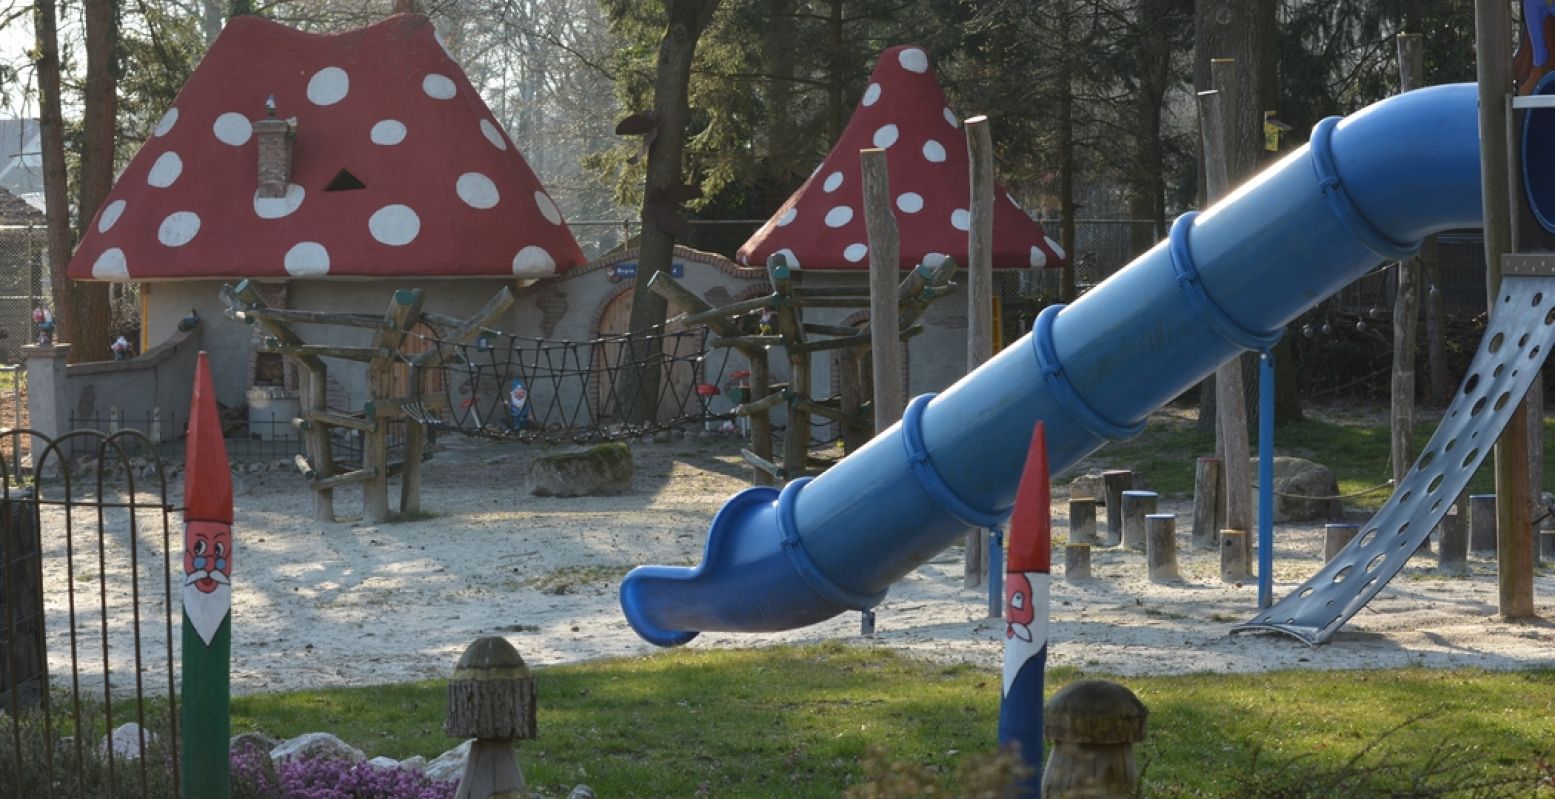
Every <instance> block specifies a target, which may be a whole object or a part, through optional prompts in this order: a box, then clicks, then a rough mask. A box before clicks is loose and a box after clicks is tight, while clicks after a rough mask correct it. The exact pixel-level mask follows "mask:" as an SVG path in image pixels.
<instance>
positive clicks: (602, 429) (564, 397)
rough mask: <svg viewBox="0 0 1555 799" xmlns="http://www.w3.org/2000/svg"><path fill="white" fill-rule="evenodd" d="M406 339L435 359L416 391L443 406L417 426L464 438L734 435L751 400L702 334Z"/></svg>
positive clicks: (723, 355)
mask: <svg viewBox="0 0 1555 799" xmlns="http://www.w3.org/2000/svg"><path fill="white" fill-rule="evenodd" d="M409 335H410V336H411V337H415V338H419V339H421V340H422V342H424V346H425V347H426V348H427V349H433V348H435V349H437V350H438V352H439V354H440V356H441V357H440V359H439V360H440V361H441V363H440V365H439V366H438V369H437V372H436V374H435V377H431V376H423V377H422V383H423V385H421V386H418V387H415V388H419V390H420V394H421V396H423V397H433V396H437V395H442V396H441V397H439V399H442V400H446V403H445V402H436V403H422V404H423V405H424V406H426V407H433V406H434V405H438V406H443V409H442V410H440V411H438V412H436V413H419V414H417V419H418V421H422V422H423V423H425V424H428V425H432V426H434V427H436V428H438V429H443V430H450V431H453V432H458V433H462V434H467V435H480V436H486V437H491V438H504V439H517V440H523V441H547V442H550V441H577V442H587V441H599V440H607V439H614V438H627V437H633V436H641V435H644V434H650V433H654V432H657V431H659V430H667V429H670V428H674V427H677V426H684V425H688V424H698V425H717V426H718V427H719V428H722V429H734V427H735V426H736V425H737V424H738V421H737V419H736V417H735V416H734V414H733V412H732V411H733V408H734V406H735V405H737V404H739V402H741V401H743V400H746V399H749V398H748V397H746V396H744V393H742V391H745V390H746V389H748V387H747V386H745V385H742V381H744V380H745V379H746V378H748V376H749V373H748V372H745V371H743V370H742V369H739V368H734V367H738V366H739V362H734V363H732V364H731V357H730V356H731V351H730V350H729V349H728V348H709V346H708V342H709V338H710V334H709V332H708V331H707V330H706V329H697V330H685V331H675V330H668V329H666V327H665V326H663V325H660V326H656V327H653V328H650V329H649V330H647V331H643V332H639V333H626V334H617V335H608V336H603V337H600V338H597V339H593V340H589V341H552V340H547V339H540V338H534V337H529V336H520V335H514V334H511V333H505V332H500V331H494V330H483V331H482V333H481V335H480V336H478V337H477V338H476V339H475V340H474V341H473V342H471V343H469V344H460V343H455V342H450V341H447V340H444V339H440V338H436V337H434V336H428V335H425V334H418V333H411V334H409ZM407 361H408V359H407ZM644 375H646V379H645V378H644ZM429 377H431V379H429Z"/></svg>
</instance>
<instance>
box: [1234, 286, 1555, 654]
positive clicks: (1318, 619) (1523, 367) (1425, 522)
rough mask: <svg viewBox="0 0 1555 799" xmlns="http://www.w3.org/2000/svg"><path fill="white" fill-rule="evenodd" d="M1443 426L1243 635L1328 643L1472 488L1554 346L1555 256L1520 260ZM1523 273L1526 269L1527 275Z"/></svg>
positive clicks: (1241, 629)
mask: <svg viewBox="0 0 1555 799" xmlns="http://www.w3.org/2000/svg"><path fill="white" fill-rule="evenodd" d="M1508 261H1509V266H1508V268H1507V270H1506V271H1505V273H1504V274H1503V278H1502V282H1501V296H1500V302H1498V303H1496V309H1495V312H1494V313H1493V314H1492V316H1491V324H1490V327H1489V328H1488V329H1487V330H1486V331H1485V338H1484V339H1483V340H1482V341H1481V342H1480V346H1479V351H1478V352H1477V353H1475V355H1474V361H1473V363H1471V364H1470V365H1469V371H1468V374H1467V375H1466V376H1465V377H1464V380H1463V384H1462V385H1461V386H1460V387H1459V390H1458V393H1457V395H1456V396H1455V397H1454V398H1453V401H1452V405H1451V407H1449V408H1448V409H1447V414H1446V416H1444V417H1443V418H1442V423H1441V426H1440V427H1438V428H1437V429H1436V434H1435V435H1433V436H1432V437H1431V441H1430V443H1429V444H1427V445H1426V446H1425V449H1423V450H1421V452H1420V457H1419V458H1418V459H1417V460H1416V461H1415V465H1414V467H1413V468H1411V469H1410V470H1409V476H1408V477H1406V478H1404V481H1403V482H1402V483H1401V484H1400V485H1398V486H1397V487H1396V488H1395V489H1394V491H1393V496H1392V498H1390V499H1389V500H1388V501H1387V503H1386V504H1384V505H1383V506H1382V509H1381V510H1379V511H1377V514H1376V515H1375V516H1373V517H1372V519H1371V521H1370V522H1369V523H1367V524H1366V525H1365V526H1364V527H1362V529H1361V534H1360V535H1358V536H1356V537H1355V539H1354V540H1352V541H1351V542H1350V545H1349V546H1347V547H1345V548H1344V550H1343V551H1341V552H1340V553H1339V554H1338V555H1336V556H1334V559H1333V560H1331V561H1329V562H1328V563H1327V564H1326V565H1324V566H1323V568H1322V569H1320V570H1318V572H1317V574H1315V575H1313V576H1312V578H1311V579H1309V580H1307V581H1306V582H1305V583H1303V584H1302V585H1301V587H1300V588H1298V589H1296V590H1295V591H1294V592H1292V593H1291V594H1290V595H1289V596H1286V597H1285V598H1284V599H1282V600H1280V601H1279V602H1276V603H1274V605H1273V606H1271V607H1270V608H1268V609H1267V610H1265V611H1263V612H1261V613H1259V614H1258V616H1257V617H1256V618H1254V619H1253V620H1252V621H1249V622H1247V623H1245V624H1239V625H1237V626H1236V627H1234V628H1232V630H1231V631H1232V632H1233V633H1238V632H1278V633H1284V634H1286V635H1290V636H1293V637H1295V638H1298V639H1300V640H1302V641H1305V642H1307V643H1309V644H1321V643H1325V642H1327V641H1328V639H1329V638H1331V637H1332V636H1333V635H1334V633H1336V632H1338V631H1339V628H1340V627H1342V626H1344V623H1345V622H1347V621H1349V619H1350V617H1351V616H1354V615H1355V614H1356V612H1357V611H1359V610H1360V609H1361V608H1363V607H1365V606H1366V603H1367V602H1370V601H1371V598H1372V597H1374V596H1376V595H1377V592H1378V591H1381V590H1382V588H1383V586H1386V585H1387V584H1388V581H1389V580H1391V579H1392V578H1393V576H1394V575H1396V574H1398V571H1399V569H1402V568H1403V567H1404V564H1405V563H1407V562H1409V557H1410V555H1412V554H1413V553H1414V551H1415V550H1416V549H1418V548H1419V546H1420V544H1421V543H1422V542H1423V541H1425V539H1426V537H1427V536H1429V535H1430V534H1431V529H1432V528H1434V527H1435V526H1436V524H1437V522H1440V521H1441V520H1442V517H1443V516H1445V515H1446V514H1447V510H1448V508H1450V507H1451V506H1452V503H1453V501H1454V500H1455V499H1456V498H1457V496H1458V495H1459V493H1461V492H1462V491H1463V488H1464V486H1466V485H1468V482H1469V478H1470V477H1471V476H1473V474H1474V470H1475V469H1477V468H1478V467H1479V465H1480V463H1481V462H1482V461H1484V460H1485V457H1486V456H1487V455H1489V454H1490V452H1491V449H1492V447H1493V446H1494V445H1495V442H1496V439H1497V438H1499V437H1500V435H1501V431H1502V430H1503V429H1505V427H1506V424H1507V421H1508V420H1509V419H1510V418H1511V416H1512V413H1513V412H1514V411H1516V409H1517V404H1518V403H1519V402H1520V401H1521V400H1522V397H1523V395H1524V394H1526V393H1527V391H1528V388H1529V386H1531V385H1532V384H1533V380H1534V378H1535V377H1537V376H1538V374H1539V368H1540V366H1542V365H1543V363H1544V359H1545V357H1546V356H1547V355H1548V354H1549V351H1550V347H1551V345H1552V343H1555V269H1552V267H1555V258H1542V259H1540V258H1529V257H1526V256H1524V257H1521V258H1516V259H1515V261H1516V263H1517V264H1518V267H1513V266H1511V265H1510V263H1511V262H1513V261H1514V258H1513V257H1509V258H1508ZM1519 272H1521V273H1524V274H1519Z"/></svg>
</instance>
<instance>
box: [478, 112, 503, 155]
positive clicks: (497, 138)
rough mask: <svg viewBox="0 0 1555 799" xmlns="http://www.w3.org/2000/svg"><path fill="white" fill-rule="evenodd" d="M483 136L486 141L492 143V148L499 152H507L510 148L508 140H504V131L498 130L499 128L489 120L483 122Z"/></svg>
mask: <svg viewBox="0 0 1555 799" xmlns="http://www.w3.org/2000/svg"><path fill="white" fill-rule="evenodd" d="M481 135H482V136H485V137H486V141H489V142H491V146H493V147H495V148H497V149H498V150H506V149H507V148H508V143H507V140H506V139H503V138H502V131H500V130H498V129H497V126H496V125H494V124H492V122H491V120H489V119H483V120H481Z"/></svg>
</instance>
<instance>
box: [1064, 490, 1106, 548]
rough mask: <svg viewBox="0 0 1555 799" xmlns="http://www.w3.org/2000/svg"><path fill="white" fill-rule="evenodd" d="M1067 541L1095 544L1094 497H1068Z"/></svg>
mask: <svg viewBox="0 0 1555 799" xmlns="http://www.w3.org/2000/svg"><path fill="white" fill-rule="evenodd" d="M1069 543H1071V544H1086V545H1090V544H1096V543H1100V542H1099V541H1097V539H1096V498H1095V497H1070V498H1069Z"/></svg>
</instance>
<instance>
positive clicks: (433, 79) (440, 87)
mask: <svg viewBox="0 0 1555 799" xmlns="http://www.w3.org/2000/svg"><path fill="white" fill-rule="evenodd" d="M421 90H422V91H424V92H426V93H427V96H428V97H430V98H432V99H434V100H452V99H453V96H454V94H455V93H456V92H455V89H454V82H453V81H451V80H449V79H448V76H447V75H439V74H437V73H435V72H434V73H432V74H430V75H428V76H426V77H425V78H422V79H421Z"/></svg>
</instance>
